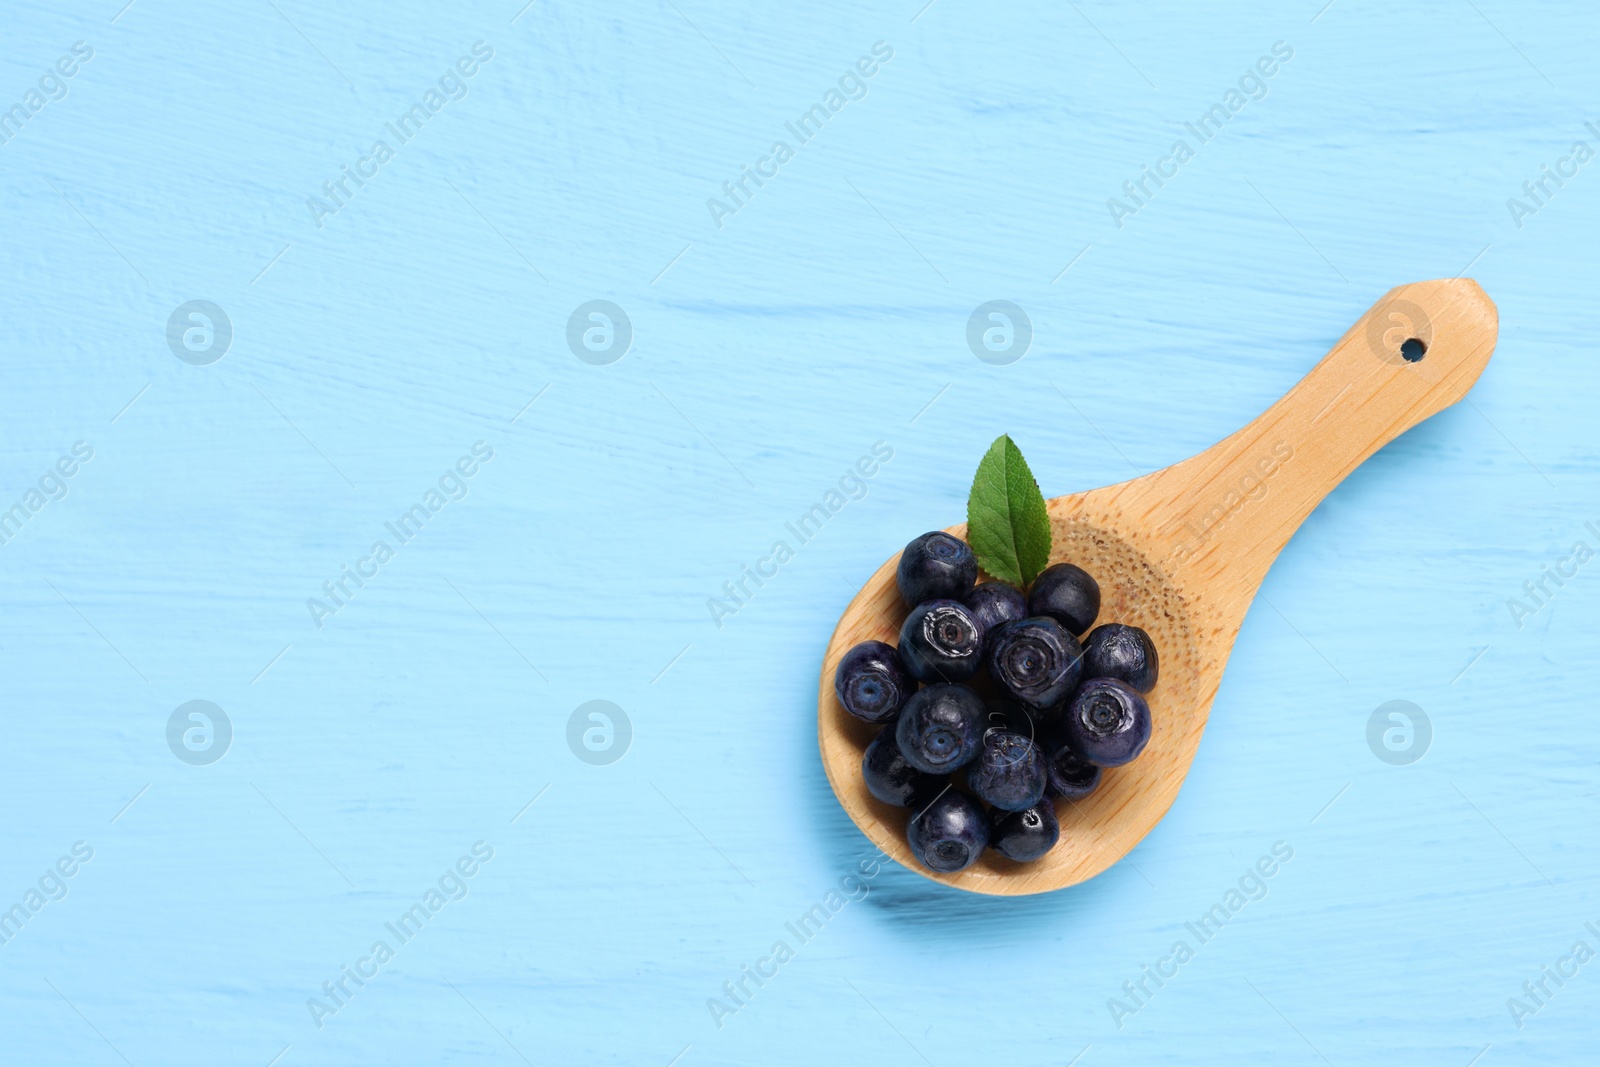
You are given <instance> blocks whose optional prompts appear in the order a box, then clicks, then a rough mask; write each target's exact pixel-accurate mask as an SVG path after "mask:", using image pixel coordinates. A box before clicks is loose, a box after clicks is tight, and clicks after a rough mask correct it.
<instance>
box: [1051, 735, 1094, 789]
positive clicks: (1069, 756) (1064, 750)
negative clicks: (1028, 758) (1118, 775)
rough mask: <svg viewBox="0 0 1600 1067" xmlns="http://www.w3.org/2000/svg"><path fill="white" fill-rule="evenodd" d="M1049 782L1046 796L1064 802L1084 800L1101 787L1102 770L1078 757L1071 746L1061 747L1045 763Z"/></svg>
mask: <svg viewBox="0 0 1600 1067" xmlns="http://www.w3.org/2000/svg"><path fill="white" fill-rule="evenodd" d="M1044 770H1045V776H1046V777H1047V778H1048V782H1047V784H1046V785H1045V787H1044V791H1045V795H1046V796H1052V797H1060V798H1061V799H1063V800H1082V799H1083V798H1084V797H1086V796H1088V795H1089V794H1090V793H1093V792H1094V791H1095V789H1096V788H1098V787H1099V785H1100V774H1101V770H1100V768H1099V767H1096V766H1095V765H1094V764H1092V763H1088V762H1086V761H1084V760H1081V759H1079V758H1078V757H1077V754H1076V753H1074V752H1073V751H1072V748H1071V746H1069V745H1065V744H1063V745H1061V746H1060V747H1059V748H1057V749H1056V750H1055V754H1054V755H1053V756H1050V757H1049V758H1047V759H1046V760H1045V761H1044Z"/></svg>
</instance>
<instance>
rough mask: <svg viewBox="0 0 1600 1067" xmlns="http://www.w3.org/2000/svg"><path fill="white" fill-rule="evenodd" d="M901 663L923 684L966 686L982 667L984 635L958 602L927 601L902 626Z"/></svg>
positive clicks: (907, 616) (970, 614) (907, 617)
mask: <svg viewBox="0 0 1600 1067" xmlns="http://www.w3.org/2000/svg"><path fill="white" fill-rule="evenodd" d="M900 660H901V662H903V663H904V664H905V665H906V669H907V670H909V671H910V672H911V674H912V675H913V676H914V677H915V678H917V679H918V680H919V681H923V682H963V681H966V680H967V679H968V678H971V677H972V676H973V675H974V674H977V673H978V668H979V667H980V666H982V665H983V634H981V633H980V632H979V631H978V624H977V623H976V622H974V621H973V619H972V613H971V612H970V611H968V610H967V609H966V606H965V605H963V604H962V603H961V602H960V601H958V600H927V601H924V602H922V603H921V604H918V605H917V606H916V607H914V608H912V609H911V612H910V613H909V614H908V615H906V621H905V622H904V623H903V624H901V626H900Z"/></svg>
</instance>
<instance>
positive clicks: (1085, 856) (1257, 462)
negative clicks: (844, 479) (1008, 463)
mask: <svg viewBox="0 0 1600 1067" xmlns="http://www.w3.org/2000/svg"><path fill="white" fill-rule="evenodd" d="M1498 336H1499V318H1498V315H1497V313H1496V311H1495V307H1494V303H1493V302H1492V301H1491V300H1490V299H1489V297H1488V296H1487V295H1486V294H1485V293H1484V292H1483V290H1482V289H1481V288H1480V287H1479V286H1478V284H1477V283H1476V282H1474V281H1472V280H1470V279H1465V280H1446V281H1431V282H1417V283H1414V284H1411V285H1401V286H1397V287H1396V288H1394V289H1391V290H1390V291H1389V292H1388V293H1387V294H1386V295H1385V296H1384V297H1383V299H1382V300H1380V301H1378V302H1377V303H1376V304H1374V305H1373V306H1372V308H1371V310H1369V311H1368V312H1367V313H1366V314H1365V315H1363V316H1362V317H1361V319H1360V321H1358V322H1357V323H1356V324H1355V325H1353V326H1351V327H1350V329H1349V330H1348V331H1346V333H1345V335H1344V336H1343V337H1342V338H1341V339H1340V340H1339V343H1338V344H1336V345H1335V346H1334V347H1333V350H1332V351H1330V352H1329V353H1328V355H1327V356H1326V357H1325V358H1324V359H1323V360H1322V361H1321V362H1320V363H1318V364H1317V365H1316V367H1314V368H1313V369H1312V371H1311V372H1310V373H1309V374H1307V375H1306V376H1305V378H1303V379H1302V380H1301V381H1300V383H1299V384H1298V385H1296V386H1295V387H1294V388H1293V389H1291V390H1289V392H1288V393H1286V394H1284V396H1283V398H1282V399H1280V400H1279V401H1278V402H1277V403H1275V404H1273V405H1272V407H1270V408H1268V409H1267V410H1266V411H1264V412H1263V413H1262V414H1261V416H1260V417H1259V418H1256V419H1255V420H1253V421H1252V422H1250V424H1249V425H1247V426H1245V427H1243V428H1242V429H1240V430H1239V431H1238V432H1237V433H1234V434H1232V435H1230V436H1228V437H1227V438H1225V439H1223V440H1222V441H1219V442H1217V444H1215V445H1213V446H1212V447H1211V448H1208V449H1206V450H1205V451H1204V452H1202V453H1200V454H1199V455H1197V456H1194V457H1192V458H1190V459H1187V460H1184V461H1182V462H1181V463H1175V464H1173V465H1172V466H1170V467H1167V468H1164V469H1163V470H1159V471H1155V472H1154V473H1151V474H1147V475H1145V476H1143V477H1141V478H1136V479H1134V480H1133V481H1129V482H1123V483H1121V484H1119V485H1113V486H1107V487H1106V488H1104V489H1094V490H1091V491H1089V492H1086V493H1074V494H1071V495H1068V496H1060V497H1056V498H1054V499H1052V500H1050V501H1049V502H1048V508H1049V512H1050V521H1051V526H1052V533H1053V544H1052V547H1051V553H1050V562H1051V563H1063V562H1065V563H1075V564H1077V565H1078V566H1080V567H1082V568H1084V569H1085V570H1087V571H1088V572H1089V573H1090V574H1092V575H1094V576H1095V578H1096V580H1097V581H1098V582H1099V583H1100V587H1101V597H1102V599H1101V607H1100V617H1099V620H1098V621H1099V622H1121V623H1128V624H1131V625H1134V626H1138V627H1140V628H1142V629H1143V630H1144V631H1145V632H1146V633H1148V634H1150V636H1151V638H1152V640H1154V641H1155V644H1156V648H1157V650H1158V651H1159V653H1160V656H1161V679H1160V681H1159V683H1158V684H1157V686H1156V688H1155V689H1154V690H1153V691H1151V693H1150V694H1149V696H1148V700H1149V703H1150V712H1151V718H1152V720H1153V724H1154V726H1153V730H1152V733H1151V737H1150V742H1149V744H1148V745H1147V746H1146V748H1145V750H1144V752H1143V753H1142V754H1141V755H1140V757H1139V758H1138V759H1137V760H1135V761H1134V762H1133V763H1131V764H1129V765H1127V766H1125V767H1119V768H1116V769H1114V770H1109V771H1107V772H1106V773H1105V776H1104V778H1103V780H1102V783H1101V786H1100V788H1099V789H1097V790H1096V791H1095V792H1094V793H1092V794H1090V795H1089V796H1088V797H1086V798H1084V799H1083V800H1080V801H1066V802H1059V801H1058V802H1057V804H1056V809H1057V815H1058V817H1059V818H1060V820H1061V840H1060V841H1059V842H1058V843H1057V845H1056V847H1055V848H1053V849H1051V850H1050V852H1049V853H1047V854H1046V855H1045V856H1044V857H1043V858H1041V859H1039V860H1036V861H1034V862H1032V863H1026V864H1019V863H1016V862H1013V861H1012V860H1008V859H1006V858H1005V857H1003V856H1000V855H998V854H997V853H995V852H994V851H993V850H988V851H986V852H984V854H983V857H982V858H981V859H980V860H979V861H978V862H977V863H975V864H973V865H972V866H971V867H968V868H967V869H966V870H963V871H960V872H957V873H955V874H942V873H939V872H935V871H930V870H928V869H927V868H926V867H924V866H922V864H920V863H918V862H917V860H916V859H915V858H914V857H913V856H912V855H911V851H910V849H909V847H908V846H907V845H906V841H905V822H906V817H907V814H908V813H907V811H906V809H904V808H898V807H895V806H894V805H891V804H885V803H883V802H882V801H880V800H878V799H876V798H875V797H873V796H872V795H871V794H870V793H868V792H867V788H866V784H865V783H864V782H863V781H862V778H861V758H862V754H863V752H864V751H865V750H866V746H867V743H868V742H870V741H871V740H872V738H873V737H874V736H876V734H877V733H878V729H879V728H878V727H874V726H871V725H869V724H867V723H864V722H861V721H860V720H858V719H856V718H854V717H853V716H851V715H850V714H849V713H848V712H846V711H845V710H844V707H843V706H842V705H841V704H840V703H839V699H838V695H837V693H836V692H835V689H834V685H833V677H834V671H835V669H836V668H837V667H838V664H839V660H840V659H842V658H843V657H844V654H845V653H846V652H848V651H849V650H850V649H851V648H852V647H853V646H855V645H857V644H859V643H860V642H862V641H874V640H875V641H886V642H888V643H889V644H891V645H892V644H895V643H896V642H897V640H898V637H899V630H900V623H901V621H902V620H903V619H904V618H905V614H906V609H905V606H904V605H903V604H902V603H901V600H900V594H899V591H898V589H897V588H896V585H895V568H896V567H897V566H898V564H899V560H900V556H899V554H898V553H897V554H896V555H895V556H894V557H892V558H891V559H890V560H889V561H888V562H886V563H884V565H883V566H881V567H879V568H878V570H877V571H876V572H875V573H874V574H873V575H872V577H871V578H870V579H868V580H867V582H866V584H865V585H863V586H862V588H861V591H860V592H859V593H858V594H857V595H856V598H855V599H854V600H852V601H851V602H850V606H849V607H848V608H846V609H845V612H844V614H843V616H841V617H840V619H839V625H838V626H837V627H836V628H835V630H834V632H833V637H832V639H831V640H830V641H829V642H828V650H827V653H826V654H825V655H824V656H823V661H822V676H821V678H820V679H819V681H818V694H817V743H818V747H819V749H820V751H821V754H822V764H823V768H824V769H825V770H826V772H827V775H828V782H829V784H830V785H832V786H833V791H834V793H835V794H836V795H837V796H838V797H839V802H840V803H841V804H843V805H844V808H845V811H846V812H848V813H849V815H850V818H851V819H852V820H854V821H855V823H856V825H857V826H859V827H861V829H862V830H863V831H864V832H865V833H866V835H867V836H868V837H870V838H871V839H872V842H873V843H874V844H875V845H877V846H878V847H879V848H880V849H882V850H884V851H885V852H887V853H889V854H890V855H891V856H893V857H894V858H895V859H897V860H899V861H900V862H901V863H903V864H905V865H906V866H907V867H910V868H911V869H912V870H914V871H916V872H918V873H919V874H922V875H924V876H926V877H928V878H932V879H934V880H935V881H939V882H944V883H947V884H949V885H953V886H957V887H959V888H961V889H968V890H972V891H974V892H978V893H989V894H994V895H1001V896H1018V895H1026V894H1030V893H1042V892H1047V891H1049V890H1052V889H1060V888H1063V887H1065V886H1069V885H1076V884H1077V883H1079V882H1082V881H1085V880H1086V879H1089V878H1093V877H1094V876H1095V875H1097V874H1099V873H1100V872H1102V871H1104V870H1105V869H1106V868H1107V867H1110V866H1111V865H1112V864H1113V863H1116V862H1117V861H1118V860H1120V859H1121V858H1122V857H1123V856H1125V855H1127V853H1128V852H1129V851H1130V850H1131V849H1132V848H1133V847H1134V846H1135V845H1137V844H1138V843H1139V842H1140V841H1141V840H1143V839H1144V836H1145V835H1146V834H1148V833H1149V832H1150V830H1151V829H1152V828H1154V826H1155V824H1156V823H1157V822H1158V821H1159V820H1160V819H1161V817H1162V816H1163V815H1165V814H1166V813H1167V809H1168V808H1170V807H1171V806H1172V802H1173V801H1174V800H1175V799H1176V798H1177V795H1178V789H1179V787H1180V786H1182V784H1183V780H1184V778H1185V777H1186V776H1187V775H1188V773H1189V765H1190V764H1191V763H1192V762H1193V760H1194V756H1195V751H1196V750H1197V749H1198V748H1199V745H1200V736H1201V734H1202V733H1203V732H1204V731H1205V725H1206V720H1207V717H1208V716H1209V715H1210V712H1211V702H1212V700H1213V698H1215V696H1216V694H1217V687H1218V686H1219V685H1220V684H1221V683H1222V672H1223V670H1224V668H1226V667H1227V665H1228V657H1229V654H1230V653H1231V652H1232V650H1233V642H1234V638H1235V637H1236V636H1237V635H1238V632H1239V627H1240V625H1241V624H1242V623H1243V622H1244V616H1245V612H1246V611H1248V610H1249V607H1250V604H1251V602H1252V601H1253V600H1254V599H1255V595H1256V590H1257V589H1258V588H1259V587H1260V585H1261V582H1262V581H1263V580H1264V579H1265V578H1266V575H1267V570H1268V568H1270V567H1271V566H1272V562H1273V560H1275V559H1276V558H1277V557H1278V553H1279V552H1280V551H1281V550H1282V548H1283V546H1284V545H1285V544H1287V543H1288V541H1289V538H1290V537H1292V536H1293V535H1294V532H1295V530H1297V529H1298V528H1299V527H1300V524H1301V523H1302V522H1303V521H1304V520H1305V518H1306V516H1307V515H1309V514H1311V511H1312V509H1313V508H1315V507H1316V506H1317V505H1318V504H1319V503H1320V502H1321V501H1322V499H1323V498H1324V497H1325V496H1327V495H1328V493H1330V492H1332V491H1333V489H1334V488H1335V487H1336V486H1337V485H1338V484H1339V483H1340V482H1342V481H1344V479H1345V477H1346V476H1347V475H1348V474H1349V473H1350V472H1351V471H1353V470H1354V469H1355V468H1356V467H1357V466H1358V465H1359V464H1360V463H1361V462H1362V461H1363V460H1365V459H1366V458H1367V457H1368V456H1370V455H1372V454H1373V453H1374V452H1376V451H1377V450H1378V449H1380V448H1382V447H1383V446H1384V445H1386V444H1388V443H1389V442H1390V441H1392V440H1394V438H1396V437H1398V436H1399V435H1400V434H1402V433H1404V432H1405V431H1406V430H1409V429H1410V428H1411V427H1413V426H1415V425H1416V424H1417V423H1419V422H1421V421H1422V420H1423V419H1426V418H1428V417H1429V416H1430V415H1434V414H1436V413H1438V412H1439V411H1441V410H1443V409H1444V408H1446V407H1448V406H1449V405H1451V404H1454V403H1455V402H1456V401H1458V400H1460V399H1461V398H1462V397H1463V396H1465V395H1466V392H1467V390H1468V389H1470V388H1472V384H1473V383H1474V382H1476V381H1477V380H1478V376H1479V375H1480V374H1482V373H1483V369H1484V367H1485V366H1486V365H1487V364H1488V362H1489V357H1490V356H1491V355H1492V354H1493V353H1494V347H1495V341H1496V339H1497V338H1498ZM1418 342H1421V347H1420V348H1414V349H1413V352H1412V354H1414V355H1416V356H1417V358H1415V359H1412V358H1408V355H1407V353H1406V352H1405V351H1404V350H1403V348H1402V346H1404V345H1406V344H1408V343H1409V344H1411V345H1413V346H1414V345H1416V344H1417V343H1418ZM948 529H949V532H951V533H953V534H955V535H956V536H958V537H963V536H965V535H966V524H965V523H962V524H960V525H957V526H952V527H949V528H948Z"/></svg>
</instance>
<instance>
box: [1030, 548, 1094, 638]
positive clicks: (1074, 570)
mask: <svg viewBox="0 0 1600 1067" xmlns="http://www.w3.org/2000/svg"><path fill="white" fill-rule="evenodd" d="M1028 614H1029V615H1048V616H1050V617H1051V618H1052V619H1054V620H1056V621H1057V622H1059V623H1060V624H1061V625H1062V626H1064V627H1065V628H1066V630H1067V632H1068V633H1070V634H1072V635H1073V636H1074V637H1077V636H1079V635H1081V634H1082V633H1083V632H1084V631H1085V630H1087V629H1088V628H1089V627H1091V626H1093V625H1094V619H1095V616H1096V615H1099V614H1100V583H1099V582H1096V581H1095V580H1094V579H1093V578H1091V577H1090V576H1089V573H1088V572H1087V571H1085V570H1084V569H1083V568H1081V567H1074V566H1073V565H1072V564H1070V563H1057V564H1056V565H1055V566H1054V567H1046V568H1045V570H1044V573H1042V574H1040V575H1039V577H1037V578H1035V579H1034V580H1033V588H1031V589H1029V590H1028Z"/></svg>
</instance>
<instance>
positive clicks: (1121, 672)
mask: <svg viewBox="0 0 1600 1067" xmlns="http://www.w3.org/2000/svg"><path fill="white" fill-rule="evenodd" d="M1083 672H1084V674H1085V675H1087V676H1088V677H1090V678H1116V679H1119V680H1120V681H1124V682H1127V683H1128V684H1129V685H1131V686H1133V687H1134V688H1135V689H1137V690H1138V691H1139V692H1141V693H1148V692H1150V690H1152V689H1154V688H1155V687H1156V678H1157V677H1158V676H1159V675H1160V673H1161V667H1160V663H1159V661H1158V660H1157V658H1156V646H1155V642H1154V641H1151V640H1150V635H1149V634H1147V633H1145V632H1144V631H1143V630H1141V629H1139V628H1138V627H1137V626H1125V625H1123V624H1122V623H1120V622H1108V623H1106V624H1105V625H1104V626H1096V627H1095V628H1094V630H1093V631H1092V632H1091V633H1090V634H1089V639H1088V640H1087V641H1085V642H1084V643H1083Z"/></svg>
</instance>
